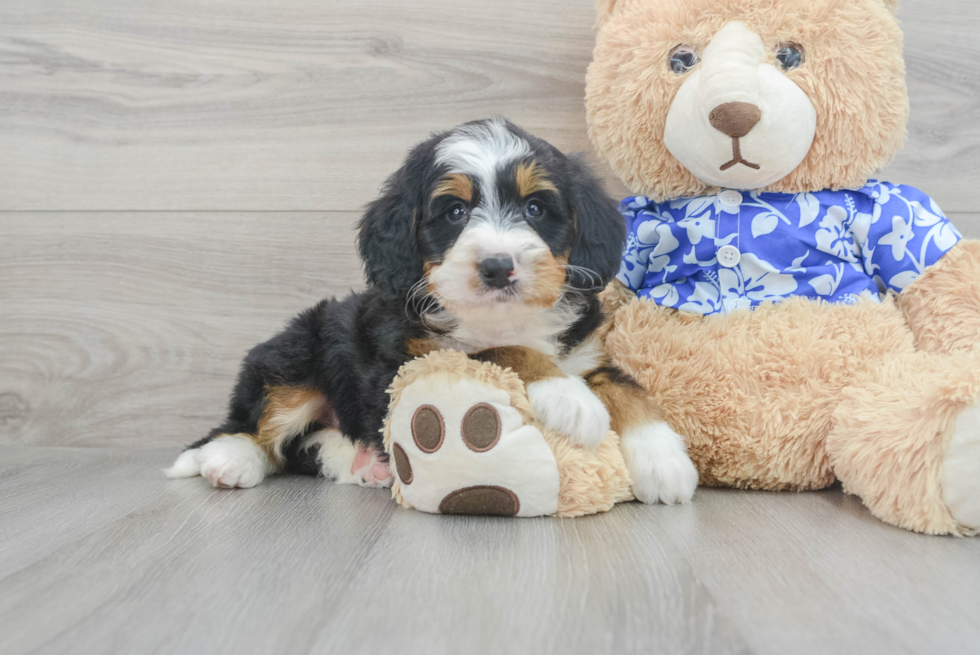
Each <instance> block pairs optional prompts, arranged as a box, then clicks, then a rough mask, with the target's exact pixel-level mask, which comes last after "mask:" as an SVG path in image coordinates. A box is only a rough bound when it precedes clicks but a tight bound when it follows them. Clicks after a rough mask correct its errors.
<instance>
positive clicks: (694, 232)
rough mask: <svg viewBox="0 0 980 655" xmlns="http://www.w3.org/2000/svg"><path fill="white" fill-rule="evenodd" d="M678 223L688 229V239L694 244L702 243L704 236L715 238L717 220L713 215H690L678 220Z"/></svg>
mask: <svg viewBox="0 0 980 655" xmlns="http://www.w3.org/2000/svg"><path fill="white" fill-rule="evenodd" d="M677 225H679V226H680V227H682V228H684V229H685V230H687V240H688V241H690V242H691V243H692V244H693V245H695V246H696V245H698V244H699V243H701V239H702V238H708V239H711V238H714V236H715V221H714V219H713V218H711V216H710V215H709V216H689V217H687V218H683V219H681V220H679V221H677Z"/></svg>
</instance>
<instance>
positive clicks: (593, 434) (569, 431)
mask: <svg viewBox="0 0 980 655" xmlns="http://www.w3.org/2000/svg"><path fill="white" fill-rule="evenodd" d="M527 395H528V399H529V400H530V401H531V410H532V411H533V412H534V416H535V418H537V419H538V420H539V421H541V422H542V423H543V424H544V425H545V427H547V428H548V429H550V430H554V431H555V432H558V433H559V434H564V435H566V436H567V437H568V438H569V439H571V440H572V442H573V443H576V444H578V445H580V446H583V447H585V448H595V447H596V446H598V445H599V444H600V443H602V441H603V439H605V438H606V433H607V432H609V411H608V410H607V409H606V406H605V405H604V404H603V402H602V401H601V400H599V398H598V397H597V396H596V395H595V394H594V393H592V389H590V388H589V385H587V384H586V383H585V380H583V379H582V378H579V377H564V378H548V379H545V380H539V381H537V382H532V383H531V384H529V385H527Z"/></svg>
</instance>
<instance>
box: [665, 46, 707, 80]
mask: <svg viewBox="0 0 980 655" xmlns="http://www.w3.org/2000/svg"><path fill="white" fill-rule="evenodd" d="M669 61H670V70H672V71H674V72H675V73H677V74H678V75H683V74H684V73H686V72H687V71H689V70H691V69H692V68H694V67H695V66H697V65H698V62H699V61H700V58H699V57H698V53H697V51H696V50H695V49H694V48H692V47H691V46H689V45H679V46H677V47H676V48H674V49H673V50H672V51H671V53H670V60H669Z"/></svg>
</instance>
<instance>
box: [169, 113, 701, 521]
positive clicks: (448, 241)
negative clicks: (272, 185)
mask: <svg viewBox="0 0 980 655" xmlns="http://www.w3.org/2000/svg"><path fill="white" fill-rule="evenodd" d="M359 229H360V235H359V245H360V251H361V255H362V257H363V259H364V264H365V268H366V272H367V279H368V289H367V290H366V291H364V292H363V293H359V294H352V295H351V296H348V297H347V298H345V299H344V300H340V301H338V300H334V299H331V300H324V301H322V302H320V303H319V304H318V305H316V306H315V307H313V308H312V309H309V310H307V311H305V312H303V313H302V314H300V315H299V316H297V317H296V318H295V319H293V321H292V322H291V323H290V324H289V326H288V327H287V328H286V329H285V330H284V331H283V332H282V333H280V334H278V335H277V336H275V337H273V338H272V339H271V340H269V341H267V342H266V343H263V344H261V345H259V346H257V347H255V348H254V349H253V350H252V351H251V352H250V353H249V354H248V356H247V357H246V358H245V362H244V364H243V366H242V370H241V373H240V375H239V377H238V383H237V385H236V387H235V391H234V393H233V395H232V398H231V406H230V410H229V412H228V417H227V419H226V420H225V422H224V423H223V424H222V425H221V426H219V427H217V428H215V429H214V430H213V431H212V432H211V434H209V435H208V436H207V437H205V438H204V439H201V440H200V441H198V442H196V443H194V444H192V445H191V446H190V447H188V449H187V450H186V451H184V453H182V454H181V455H180V456H179V457H178V458H177V461H176V462H175V463H174V465H173V467H172V468H171V469H169V470H168V471H167V473H168V475H170V476H172V477H189V476H194V475H203V476H204V477H206V478H208V480H210V481H211V484H213V485H214V486H216V487H252V486H254V485H256V484H258V483H259V482H261V481H262V480H263V479H264V478H265V477H266V476H267V475H270V474H273V473H277V472H280V471H284V470H286V471H294V472H300V473H306V474H310V475H322V476H325V477H328V478H332V479H334V480H336V481H338V482H352V483H356V484H360V485H364V486H388V485H389V484H391V480H392V478H391V474H390V472H389V470H388V464H387V461H386V458H385V456H384V453H383V450H382V447H381V434H380V432H379V430H380V428H381V425H382V422H383V420H384V417H385V413H386V411H387V404H388V397H387V395H386V393H385V390H386V389H387V387H388V386H389V385H390V384H391V382H392V380H393V379H394V377H395V374H396V372H397V370H398V368H399V366H401V365H402V364H403V363H405V362H406V361H408V360H409V359H411V358H413V357H415V356H417V355H420V354H424V353H425V352H428V351H431V350H435V349H440V348H455V349H457V350H462V351H464V352H467V353H470V354H471V355H472V356H473V357H476V358H480V359H484V360H489V361H494V362H497V363H499V364H500V365H502V366H509V367H511V368H513V369H514V370H515V371H516V372H517V373H518V374H519V375H520V376H521V377H522V379H523V380H524V382H525V383H526V384H527V390H528V395H529V397H530V401H531V405H532V408H533V410H534V412H535V414H536V416H537V417H538V418H539V419H540V420H542V421H543V422H544V423H545V424H546V425H547V426H548V427H550V428H552V429H554V430H556V431H558V432H561V433H564V434H567V435H568V436H569V437H570V438H571V439H572V440H573V441H575V442H576V443H578V444H581V445H582V446H584V447H595V446H596V445H597V444H598V443H599V442H600V441H601V440H602V439H603V438H604V437H605V434H606V431H607V430H608V429H609V428H610V426H611V427H612V428H613V429H615V430H616V431H617V432H619V433H620V435H621V437H622V447H623V450H624V453H625V456H626V461H627V463H628V465H629V467H630V473H631V475H632V477H633V483H634V488H635V493H636V495H637V497H638V498H640V499H641V500H644V501H646V502H657V501H662V502H683V501H686V500H689V499H690V498H691V496H692V495H693V494H694V489H695V486H696V485H697V473H696V471H695V469H694V466H693V465H692V464H691V461H690V460H689V459H688V456H687V450H686V447H685V445H684V441H683V439H681V437H679V436H678V435H677V434H675V433H674V432H673V431H672V430H671V429H670V428H669V427H668V426H667V424H666V423H664V422H663V421H662V420H661V419H660V417H659V415H658V411H657V408H656V406H655V405H654V404H653V403H652V402H651V401H650V400H649V398H648V397H647V396H646V394H645V393H644V392H643V389H642V388H641V387H640V386H639V385H638V384H637V383H636V382H635V381H634V380H633V379H631V378H630V377H629V376H628V375H626V374H625V373H623V372H622V371H620V370H618V369H616V368H615V367H613V366H611V365H610V362H609V361H608V359H607V358H606V356H605V354H604V352H603V349H602V344H601V339H600V338H599V337H600V335H601V334H602V333H603V320H604V317H603V313H602V308H601V306H600V302H599V297H598V296H599V292H600V291H601V290H602V289H603V287H604V286H605V285H606V283H607V282H608V281H609V280H610V279H611V278H612V277H613V275H614V273H615V272H616V270H617V269H618V267H619V261H620V253H621V249H622V245H623V240H624V236H625V226H624V222H623V219H622V218H621V216H620V215H619V213H618V212H617V211H616V206H615V203H614V202H612V201H611V200H610V199H609V198H608V196H606V195H605V193H604V192H603V190H602V187H601V184H600V182H599V181H598V180H597V179H596V178H595V176H594V175H593V174H592V173H591V172H590V171H589V169H588V168H587V167H586V166H585V165H584V164H582V163H581V162H580V161H579V160H577V159H573V158H569V157H566V156H564V155H563V154H562V153H561V152H559V151H558V150H556V149H555V148H554V147H552V146H551V145H549V144H548V143H545V142H544V141H542V140H540V139H537V138H535V137H533V136H531V135H529V134H527V133H526V132H524V131H523V130H521V129H519V128H517V127H515V126H514V125H512V124H510V123H508V122H506V121H504V120H501V119H491V120H484V121H477V122H473V123H467V124H465V125H461V126H459V127H457V128H455V129H453V130H451V131H449V132H446V133H444V134H439V135H436V136H434V137H432V138H430V139H429V140H428V141H426V142H424V143H422V144H420V145H418V146H416V147H415V149H414V150H412V152H411V153H410V154H409V156H408V159H407V160H406V161H405V163H404V165H403V166H402V167H401V169H400V170H398V171H397V172H396V173H395V174H394V175H392V176H391V177H390V178H389V179H388V181H387V183H386V185H385V188H384V191H383V193H382V195H381V197H380V198H379V199H377V200H375V201H374V202H373V203H372V204H371V205H370V206H369V207H368V209H367V212H366V213H365V215H364V217H363V219H362V220H361V222H360V226H359Z"/></svg>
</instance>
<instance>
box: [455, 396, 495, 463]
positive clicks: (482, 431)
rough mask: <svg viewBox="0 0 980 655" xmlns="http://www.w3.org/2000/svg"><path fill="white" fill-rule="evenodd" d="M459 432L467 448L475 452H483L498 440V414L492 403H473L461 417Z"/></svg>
mask: <svg viewBox="0 0 980 655" xmlns="http://www.w3.org/2000/svg"><path fill="white" fill-rule="evenodd" d="M460 432H461V433H462V436H463V443H465V444H466V447H467V448H469V449H470V450H472V451H474V452H477V453H485V452H486V451H488V450H490V449H491V448H493V447H494V446H496V445H497V442H498V441H500V414H498V413H497V410H496V409H494V407H493V405H488V404H487V403H480V404H479V405H473V407H470V409H469V411H467V412H466V416H464V417H463V425H462V426H461V428H460Z"/></svg>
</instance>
